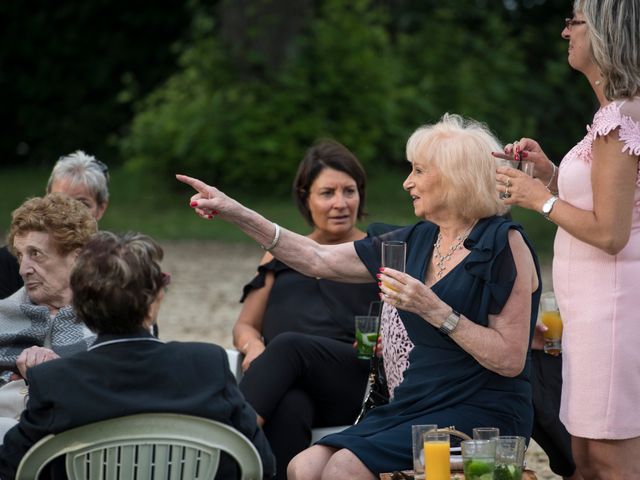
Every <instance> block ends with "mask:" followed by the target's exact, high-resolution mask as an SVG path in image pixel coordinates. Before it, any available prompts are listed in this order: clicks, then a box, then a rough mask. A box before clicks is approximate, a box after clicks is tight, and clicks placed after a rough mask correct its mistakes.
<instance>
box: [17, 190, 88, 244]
mask: <svg viewBox="0 0 640 480" xmlns="http://www.w3.org/2000/svg"><path fill="white" fill-rule="evenodd" d="M97 231H98V228H97V223H96V219H95V218H93V216H92V215H91V212H90V211H89V209H88V208H87V207H86V206H85V205H84V204H82V203H81V202H79V201H78V200H75V199H73V198H71V197H69V196H67V195H65V194H63V193H51V194H49V195H46V196H44V197H34V198H30V199H29V200H27V201H26V202H24V203H23V204H22V205H20V206H19V207H18V208H16V209H15V210H14V211H13V213H12V214H11V227H10V229H9V237H8V240H9V241H8V246H9V249H10V251H11V253H13V254H14V255H15V251H14V250H13V241H14V239H15V237H16V235H26V234H27V233H29V232H45V233H48V234H49V235H50V236H51V239H52V240H53V242H54V244H55V248H56V250H57V252H58V253H59V254H60V255H67V254H68V253H70V252H72V251H73V250H75V249H78V248H82V247H83V246H84V245H85V244H86V243H87V242H88V241H89V239H90V238H91V236H92V235H93V234H94V233H96V232H97Z"/></svg>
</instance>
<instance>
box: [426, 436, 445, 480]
mask: <svg viewBox="0 0 640 480" xmlns="http://www.w3.org/2000/svg"><path fill="white" fill-rule="evenodd" d="M450 462H451V460H450V456H449V434H448V433H441V432H437V431H434V430H432V431H429V432H427V433H425V435H424V476H425V480H450V478H451V467H450Z"/></svg>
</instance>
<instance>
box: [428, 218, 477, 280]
mask: <svg viewBox="0 0 640 480" xmlns="http://www.w3.org/2000/svg"><path fill="white" fill-rule="evenodd" d="M473 225H475V222H474V223H473V224H471V226H470V227H469V228H467V230H465V231H464V232H463V233H461V234H460V235H458V236H457V237H456V241H455V243H453V244H451V246H450V247H449V251H448V252H447V253H446V254H444V255H442V253H441V252H440V243H441V242H442V234H441V233H440V232H438V238H437V239H436V243H434V244H433V258H434V260H435V266H436V267H437V269H438V271H437V272H436V278H442V275H443V274H444V271H445V270H446V269H447V262H448V261H449V260H451V257H452V256H453V254H454V253H455V252H456V250H460V248H462V244H463V243H464V241H465V240H466V239H467V238H468V237H469V233H471V229H472V228H473Z"/></svg>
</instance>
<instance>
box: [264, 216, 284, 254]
mask: <svg viewBox="0 0 640 480" xmlns="http://www.w3.org/2000/svg"><path fill="white" fill-rule="evenodd" d="M273 226H274V227H275V228H276V233H275V235H274V236H273V241H272V242H271V245H269V246H268V247H265V246H264V245H261V247H262V248H263V249H265V250H266V251H267V252H270V251H271V250H273V249H274V248H276V245H278V242H279V241H280V225H278V224H277V223H274V224H273Z"/></svg>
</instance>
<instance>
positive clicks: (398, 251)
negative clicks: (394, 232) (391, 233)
mask: <svg viewBox="0 0 640 480" xmlns="http://www.w3.org/2000/svg"><path fill="white" fill-rule="evenodd" d="M406 261H407V242H403V241H400V240H390V241H386V242H382V266H383V267H389V268H393V269H394V270H398V271H400V272H404V271H405V268H406Z"/></svg>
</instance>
